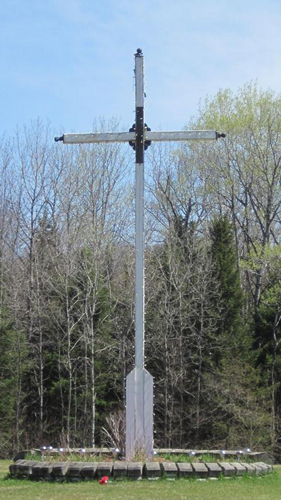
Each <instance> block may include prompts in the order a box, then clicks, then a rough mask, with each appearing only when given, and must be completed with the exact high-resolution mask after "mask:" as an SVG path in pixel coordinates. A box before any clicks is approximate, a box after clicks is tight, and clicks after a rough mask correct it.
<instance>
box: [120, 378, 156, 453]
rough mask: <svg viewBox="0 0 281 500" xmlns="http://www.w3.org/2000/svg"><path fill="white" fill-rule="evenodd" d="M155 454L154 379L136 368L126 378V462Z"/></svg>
mask: <svg viewBox="0 0 281 500" xmlns="http://www.w3.org/2000/svg"><path fill="white" fill-rule="evenodd" d="M138 454H139V455H142V456H144V458H149V457H151V456H152V454H153V377H152V375H150V373H149V372H148V371H147V370H145V369H144V368H134V370H132V371H131V373H129V375H127V378H126V460H132V459H134V458H135V457H136V455H138Z"/></svg>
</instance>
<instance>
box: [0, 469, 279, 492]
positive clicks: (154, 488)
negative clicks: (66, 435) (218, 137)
mask: <svg viewBox="0 0 281 500" xmlns="http://www.w3.org/2000/svg"><path fill="white" fill-rule="evenodd" d="M10 463H11V462H9V461H8V460H1V461H0V500H93V499H96V500H107V499H108V500H158V499H159V500H185V499H190V500H244V499H245V500H281V467H280V466H277V467H275V472H274V473H273V474H269V475H268V476H263V477H261V478H259V477H255V478H250V477H243V478H242V479H222V480H218V481H210V480H209V481H205V482H203V481H191V480H185V479H181V480H178V481H165V480H160V481H146V480H142V481H137V482H129V481H128V482H127V481H117V482H112V483H110V484H108V485H104V486H103V485H100V484H99V483H98V482H96V481H94V482H84V483H44V482H32V481H29V480H19V479H7V478H6V476H7V472H8V467H9V465H10Z"/></svg>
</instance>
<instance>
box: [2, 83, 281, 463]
mask: <svg viewBox="0 0 281 500" xmlns="http://www.w3.org/2000/svg"><path fill="white" fill-rule="evenodd" d="M116 126H117V124H116V123H114V121H112V123H109V124H99V126H98V127H97V130H104V129H107V130H109V129H110V130H114V129H115V128H116ZM188 128H198V129H217V130H218V131H220V132H225V133H226V134H227V136H226V138H225V139H224V140H221V141H217V142H215V143H212V142H204V141H202V142H201V141H198V142H196V141H194V142H190V143H186V144H184V145H178V144H176V145H174V147H170V146H165V145H160V146H159V145H152V146H151V147H150V148H149V149H148V151H147V153H146V166H145V168H146V316H145V328H146V343H145V346H146V348H145V355H146V367H147V369H148V370H149V372H150V373H151V374H152V375H153V377H154V381H155V389H154V390H155V446H156V447H158V446H161V447H176V448H188V447H189V448H204V449H206V448H210V449H211V448H228V449H236V448H237V447H239V448H241V447H244V446H245V447H246V446H247V447H250V448H253V449H267V450H269V451H271V452H273V453H274V454H275V456H278V455H280V454H281V435H280V413H281V410H280V400H281V388H280V375H281V352H280V340H281V321H280V320H281V247H280V234H281V232H280V222H281V210H280V205H281V187H280V182H281V136H280V134H281V98H280V96H278V95H276V94H274V93H273V92H271V91H262V90H260V89H258V87H257V86H256V85H255V84H249V85H246V86H245V87H243V88H242V89H240V91H238V92H237V93H236V94H234V93H232V92H231V91H229V90H225V91H220V92H218V94H217V95H216V96H215V97H214V98H212V99H207V100H206V101H205V102H204V103H203V104H202V106H201V108H200V110H199V117H198V118H197V119H196V120H194V121H193V122H192V123H189V124H188ZM54 135H57V134H53V133H51V131H50V130H49V127H48V125H46V124H45V123H42V122H40V121H37V122H36V123H32V124H31V125H29V126H27V127H26V128H25V129H23V130H20V131H19V132H18V133H16V134H15V135H14V136H13V137H3V138H2V139H1V141H0V172H1V173H0V175H1V191H0V455H1V456H2V457H5V456H11V455H12V454H13V453H15V452H16V451H17V450H20V449H28V448H31V447H34V446H40V445H42V444H51V445H53V446H58V445H61V446H72V447H74V446H93V445H105V444H109V445H119V446H122V445H123V444H124V405H125V402H124V401H125V400H124V395H125V377H126V375H127V374H128V373H129V372H130V370H131V369H132V367H133V365H134V178H133V170H134V156H133V152H132V150H130V148H129V147H127V146H120V145H118V144H112V145H105V144H100V145H89V146H81V147H79V146H63V145H62V144H55V143H54V142H53V136H54Z"/></svg>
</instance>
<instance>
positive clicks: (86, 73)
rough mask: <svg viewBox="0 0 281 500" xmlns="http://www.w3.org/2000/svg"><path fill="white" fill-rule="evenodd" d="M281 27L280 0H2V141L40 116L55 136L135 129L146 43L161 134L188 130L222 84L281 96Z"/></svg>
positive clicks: (153, 123) (150, 112)
mask: <svg viewBox="0 0 281 500" xmlns="http://www.w3.org/2000/svg"><path fill="white" fill-rule="evenodd" d="M280 27H281V2H280V0H264V1H261V0H255V1H254V0H243V1H242V0H232V1H231V0H215V1H214V0H212V1H211V0H200V1H198V2H196V0H192V1H190V0H142V1H135V0H44V1H43V0H0V40H1V43H0V62H1V71H0V89H1V92H0V136H1V135H2V134H3V133H4V132H6V134H7V135H8V136H9V135H12V134H13V133H14V131H15V129H16V127H17V126H19V127H21V126H23V125H29V124H30V122H31V121H32V120H36V119H37V118H38V117H40V118H41V119H42V120H44V121H45V120H49V121H50V123H51V126H52V128H53V129H54V131H55V133H61V132H63V131H64V132H74V131H76V132H87V131H90V130H91V128H92V124H93V122H94V121H95V120H96V119H99V117H104V118H105V119H106V120H109V119H110V118H112V117H116V118H117V119H119V120H120V123H121V126H122V128H124V127H125V128H126V127H128V126H131V125H132V123H133V122H134V82H133V67H134V57H133V56H134V52H135V51H136V49H137V48H138V47H140V48H142V49H143V53H144V57H145V73H146V93H147V99H146V121H147V123H148V125H149V126H150V127H151V128H152V129H153V130H155V129H158V128H159V127H161V129H162V130H168V129H171V130H179V129H181V128H182V127H183V126H184V125H185V124H187V122H188V121H189V118H190V117H191V116H192V115H196V113H197V109H198V103H199V100H200V99H204V97H205V96H206V95H214V94H215V93H216V92H217V91H218V90H219V89H220V88H226V87H230V88H232V89H233V90H237V89H238V88H239V87H240V86H242V85H244V84H245V83H247V82H249V81H250V80H257V81H258V84H259V85H260V86H261V87H262V88H264V89H267V88H271V89H273V90H275V91H276V92H279V91H280V83H281V29H280Z"/></svg>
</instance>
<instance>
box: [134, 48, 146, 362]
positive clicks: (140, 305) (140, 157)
mask: <svg viewBox="0 0 281 500" xmlns="http://www.w3.org/2000/svg"><path fill="white" fill-rule="evenodd" d="M135 81H136V142H135V144H136V146H135V147H136V165H135V179H136V188H135V189H136V198H135V212H136V214H135V230H136V234H135V329H136V336H135V367H136V368H141V369H143V368H144V75H143V55H142V53H141V51H140V49H138V52H137V53H136V55H135Z"/></svg>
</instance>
